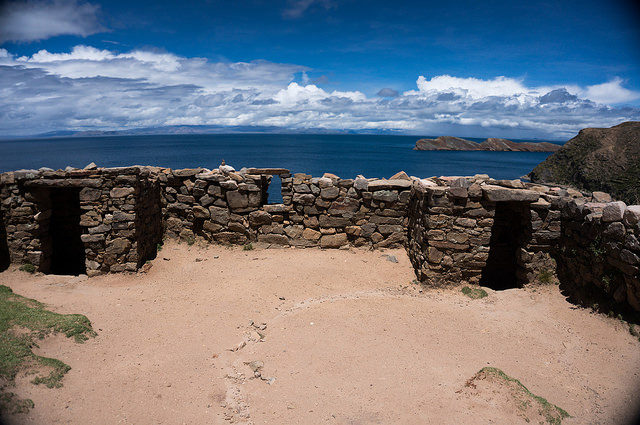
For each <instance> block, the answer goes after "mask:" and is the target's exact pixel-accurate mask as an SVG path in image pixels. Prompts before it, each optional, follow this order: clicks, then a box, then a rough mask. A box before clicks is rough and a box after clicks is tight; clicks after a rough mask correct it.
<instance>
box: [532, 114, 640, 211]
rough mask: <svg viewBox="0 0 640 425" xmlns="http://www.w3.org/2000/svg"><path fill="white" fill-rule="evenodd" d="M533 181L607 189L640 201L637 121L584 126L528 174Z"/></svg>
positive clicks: (629, 201) (639, 128)
mask: <svg viewBox="0 0 640 425" xmlns="http://www.w3.org/2000/svg"><path fill="white" fill-rule="evenodd" d="M529 177H530V178H531V180H532V181H533V182H540V183H557V184H567V185H571V186H575V187H577V188H578V189H584V190H588V191H596V190H597V191H603V192H608V193H610V194H611V195H612V196H614V197H615V198H617V199H620V200H622V201H625V202H626V203H627V204H638V203H640V122H638V121H630V122H624V123H622V124H618V125H616V126H614V127H611V128H585V129H583V130H580V132H579V133H578V135H577V136H576V137H574V138H573V139H571V140H569V141H568V142H567V143H566V144H565V145H564V146H563V147H562V149H560V150H559V151H558V152H556V153H554V154H553V155H551V156H549V158H547V159H546V160H545V161H543V162H542V163H540V164H539V165H538V166H537V167H536V168H534V169H533V171H532V172H531V173H530V174H529Z"/></svg>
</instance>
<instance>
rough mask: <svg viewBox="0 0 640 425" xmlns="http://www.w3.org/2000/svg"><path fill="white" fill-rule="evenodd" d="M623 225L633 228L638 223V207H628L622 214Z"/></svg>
mask: <svg viewBox="0 0 640 425" xmlns="http://www.w3.org/2000/svg"><path fill="white" fill-rule="evenodd" d="M623 219H624V224H626V225H627V226H630V227H633V226H635V225H636V224H638V223H640V205H630V206H628V207H627V209H626V210H625V212H624V216H623Z"/></svg>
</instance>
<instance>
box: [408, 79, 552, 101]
mask: <svg viewBox="0 0 640 425" xmlns="http://www.w3.org/2000/svg"><path fill="white" fill-rule="evenodd" d="M416 84H417V86H418V90H419V92H420V93H425V94H431V93H442V92H445V93H446V92H452V93H455V94H457V95H461V96H468V97H470V98H473V99H480V98H483V97H488V96H515V95H520V94H526V93H528V92H529V89H528V88H527V87H525V86H524V85H523V84H522V81H520V80H515V79H513V78H506V77H496V78H494V79H492V80H481V79H478V78H459V77H452V76H450V75H439V76H437V77H433V78H432V79H431V80H427V79H426V78H425V77H423V76H422V75H421V76H420V77H418V81H417V82H416ZM410 93H412V94H415V91H414V92H410ZM540 94H542V93H540Z"/></svg>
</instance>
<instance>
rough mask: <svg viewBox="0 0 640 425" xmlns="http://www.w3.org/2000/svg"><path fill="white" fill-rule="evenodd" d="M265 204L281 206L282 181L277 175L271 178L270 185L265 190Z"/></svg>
mask: <svg viewBox="0 0 640 425" xmlns="http://www.w3.org/2000/svg"><path fill="white" fill-rule="evenodd" d="M265 203H266V204H281V203H282V179H281V178H280V176H279V175H275V176H272V177H271V183H270V184H269V187H268V189H267V200H266V202H265Z"/></svg>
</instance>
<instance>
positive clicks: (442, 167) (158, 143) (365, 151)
mask: <svg viewBox="0 0 640 425" xmlns="http://www.w3.org/2000/svg"><path fill="white" fill-rule="evenodd" d="M417 139H419V137H416V136H370V135H278V134H230V135H225V134H214V135H167V136H159V135H152V136H107V137H69V138H55V139H29V140H25V139H22V140H4V141H0V171H9V170H16V169H21V168H35V169H37V168H40V167H50V168H54V169H57V168H64V167H66V166H67V165H71V166H74V167H84V166H85V165H87V164H88V163H90V162H92V161H93V162H95V163H96V164H98V165H99V166H103V167H113V166H125V165H134V164H136V165H158V166H165V167H171V168H187V167H198V166H202V167H206V168H214V167H217V166H218V165H219V164H220V162H221V160H222V159H223V158H224V160H225V161H226V163H227V164H230V165H233V166H234V167H235V168H236V169H240V168H242V167H282V168H288V169H290V170H291V171H292V172H305V173H308V174H311V175H313V176H321V175H322V174H323V173H325V172H330V173H333V174H336V175H338V176H340V177H344V178H353V177H355V176H356V175H358V174H362V175H364V176H366V177H390V176H391V175H393V174H395V173H396V172H398V171H400V170H404V171H406V172H407V173H408V174H409V175H413V176H419V177H429V176H439V175H473V174H478V173H486V174H489V175H490V176H491V177H493V178H496V179H513V178H518V177H520V176H523V175H525V174H527V173H528V172H529V171H531V170H532V169H533V168H534V167H535V166H536V165H537V164H538V163H540V162H541V161H543V160H544V159H545V158H546V157H547V156H548V155H549V153H546V152H542V153H541V152H483V151H477V152H452V151H448V152H447V151H414V150H413V149H412V148H413V146H414V144H415V142H416V140H417ZM471 140H481V139H471Z"/></svg>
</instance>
